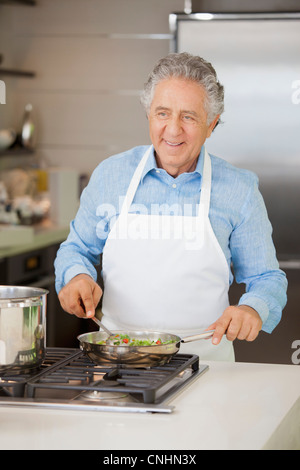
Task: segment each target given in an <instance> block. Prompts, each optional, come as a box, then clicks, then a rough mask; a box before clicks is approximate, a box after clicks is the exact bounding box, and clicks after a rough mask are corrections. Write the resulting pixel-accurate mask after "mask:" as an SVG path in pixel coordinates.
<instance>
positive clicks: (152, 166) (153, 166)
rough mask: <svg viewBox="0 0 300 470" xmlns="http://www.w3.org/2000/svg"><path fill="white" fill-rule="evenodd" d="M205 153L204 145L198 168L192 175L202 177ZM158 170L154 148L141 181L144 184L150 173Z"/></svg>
mask: <svg viewBox="0 0 300 470" xmlns="http://www.w3.org/2000/svg"><path fill="white" fill-rule="evenodd" d="M204 153H205V147H204V145H202V148H201V151H200V154H199V157H198V161H197V165H196V168H195V170H194V171H193V172H191V173H198V174H199V175H200V176H202V173H203V164H204ZM157 169H158V167H157V163H156V159H155V156H154V147H152V150H151V152H150V155H149V157H148V159H147V161H146V165H145V166H144V169H143V173H142V176H141V181H142V182H143V180H144V178H145V176H146V175H147V174H148V173H149V172H150V171H152V170H157Z"/></svg>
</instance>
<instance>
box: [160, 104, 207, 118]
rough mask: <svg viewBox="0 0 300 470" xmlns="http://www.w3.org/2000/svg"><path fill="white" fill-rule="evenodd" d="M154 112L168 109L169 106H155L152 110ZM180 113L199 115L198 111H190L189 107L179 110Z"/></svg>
mask: <svg viewBox="0 0 300 470" xmlns="http://www.w3.org/2000/svg"><path fill="white" fill-rule="evenodd" d="M154 111H155V112H157V111H170V108H167V107H166V106H157V107H156V108H155V110H154ZM180 113H181V114H190V115H191V116H194V117H199V115H198V113H196V111H191V110H189V109H183V110H182V111H180Z"/></svg>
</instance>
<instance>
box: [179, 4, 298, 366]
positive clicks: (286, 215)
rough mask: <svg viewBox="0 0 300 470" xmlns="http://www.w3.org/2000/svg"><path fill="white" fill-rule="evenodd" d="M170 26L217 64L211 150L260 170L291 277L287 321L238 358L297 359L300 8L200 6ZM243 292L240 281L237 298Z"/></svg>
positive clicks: (243, 347) (182, 44)
mask: <svg viewBox="0 0 300 470" xmlns="http://www.w3.org/2000/svg"><path fill="white" fill-rule="evenodd" d="M225 3H226V2H225ZM252 10H253V8H252ZM170 26H171V29H172V32H173V33H174V38H175V41H174V44H173V50H174V51H177V52H190V53H193V54H197V55H200V56H201V57H203V58H205V59H206V60H208V61H209V62H211V63H212V64H213V66H214V67H215V69H216V71H217V74H218V77H219V80H220V82H221V83H222V84H223V85H224V88H225V112H224V115H223V116H222V121H223V124H222V125H219V126H218V127H217V129H216V130H215V131H214V132H213V134H212V136H211V137H210V139H209V140H208V141H207V144H206V147H207V150H208V151H209V152H210V153H211V154H213V155H217V156H219V157H221V158H224V159H225V160H227V161H228V162H230V163H232V164H234V165H236V166H238V167H241V168H246V169H249V170H252V171H254V172H255V173H256V174H257V175H258V177H259V181H260V190H261V193H262V195H263V197H264V200H265V203H266V207H267V211H268V215H269V218H270V221H271V223H272V226H273V239H274V244H275V247H276V250H277V255H278V259H279V262H280V267H281V268H282V269H283V270H284V271H285V272H286V274H287V278H288V281H289V287H288V303H287V306H286V308H285V310H284V312H283V317H282V320H281V322H280V324H279V325H278V326H277V327H276V329H275V330H274V332H273V333H272V334H271V335H268V334H265V333H263V332H262V333H261V334H260V335H259V337H258V339H257V340H256V341H255V342H253V343H247V342H245V341H240V342H239V341H237V342H236V343H235V351H236V359H237V360H238V361H251V362H273V363H285V364H291V363H292V357H293V352H294V350H293V344H295V341H296V340H299V339H300V322H299V315H298V308H299V303H300V293H299V284H300V237H299V234H300V198H299V194H300V192H299V188H300V165H299V157H300V139H299V123H300V69H299V51H300V12H298V13H291V12H290V13H262V12H261V13H254V12H252V13H233V12H232V13H221V12H219V13H210V12H209V11H208V12H201V13H197V12H196V11H195V12H194V13H191V14H172V15H170ZM243 290H244V286H239V285H237V284H233V286H232V287H231V290H230V296H231V300H232V302H233V303H235V302H236V301H237V300H238V298H239V297H240V295H241V293H242V292H243Z"/></svg>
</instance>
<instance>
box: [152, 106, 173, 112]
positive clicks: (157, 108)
mask: <svg viewBox="0 0 300 470" xmlns="http://www.w3.org/2000/svg"><path fill="white" fill-rule="evenodd" d="M154 111H170V108H167V107H166V106H157V107H156V108H155V110H154Z"/></svg>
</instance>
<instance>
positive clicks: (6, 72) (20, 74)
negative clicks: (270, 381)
mask: <svg viewBox="0 0 300 470" xmlns="http://www.w3.org/2000/svg"><path fill="white" fill-rule="evenodd" d="M3 75H10V76H15V77H27V78H34V77H35V73H34V72H28V71H26V70H15V69H1V68H0V76H3Z"/></svg>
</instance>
